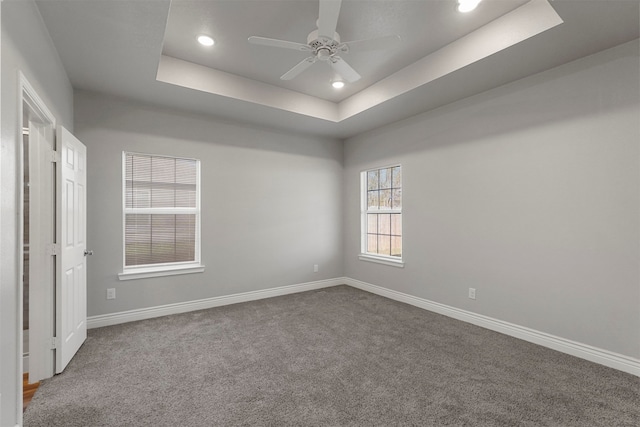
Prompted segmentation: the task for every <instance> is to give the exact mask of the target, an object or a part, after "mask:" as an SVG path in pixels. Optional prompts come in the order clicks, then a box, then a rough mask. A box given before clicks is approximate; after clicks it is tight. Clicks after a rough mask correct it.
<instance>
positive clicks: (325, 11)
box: [318, 0, 342, 39]
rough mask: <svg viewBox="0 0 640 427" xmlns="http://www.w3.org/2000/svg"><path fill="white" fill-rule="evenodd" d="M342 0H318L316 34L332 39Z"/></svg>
mask: <svg viewBox="0 0 640 427" xmlns="http://www.w3.org/2000/svg"><path fill="white" fill-rule="evenodd" d="M341 5H342V0H320V13H319V17H318V35H319V36H324V37H328V38H330V39H333V35H334V33H335V32H336V26H337V25H338V16H339V15H340V6H341Z"/></svg>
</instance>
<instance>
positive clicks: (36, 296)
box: [25, 120, 55, 383]
mask: <svg viewBox="0 0 640 427" xmlns="http://www.w3.org/2000/svg"><path fill="white" fill-rule="evenodd" d="M50 130H51V128H50V127H48V126H46V125H44V124H42V123H40V122H39V121H34V120H29V128H28V139H29V142H28V147H27V149H28V151H29V159H28V160H29V161H28V167H29V174H28V175H29V182H28V184H27V185H28V186H29V193H28V194H29V196H28V197H29V200H28V201H27V206H29V219H28V221H27V222H26V223H25V229H26V230H27V231H28V242H29V248H28V254H29V264H28V269H25V274H28V280H29V381H31V382H32V383H33V382H36V381H40V380H41V379H44V378H49V377H50V376H52V375H53V366H52V363H51V332H52V327H51V325H52V322H53V304H51V301H52V299H53V284H54V277H55V275H54V268H53V266H54V264H53V259H54V258H53V256H54V253H55V251H52V249H51V248H52V247H53V245H54V242H55V224H54V215H53V212H54V194H55V189H54V188H53V187H54V184H53V183H54V182H55V180H54V179H53V166H52V165H53V163H52V159H53V135H48V134H47V133H48V132H49V131H50ZM51 133H53V132H51Z"/></svg>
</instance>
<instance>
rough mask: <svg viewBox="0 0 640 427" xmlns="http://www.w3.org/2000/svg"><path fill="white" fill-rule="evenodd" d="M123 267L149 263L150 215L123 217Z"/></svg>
mask: <svg viewBox="0 0 640 427" xmlns="http://www.w3.org/2000/svg"><path fill="white" fill-rule="evenodd" d="M125 241H126V245H125V265H139V264H149V263H150V261H151V215H126V216H125Z"/></svg>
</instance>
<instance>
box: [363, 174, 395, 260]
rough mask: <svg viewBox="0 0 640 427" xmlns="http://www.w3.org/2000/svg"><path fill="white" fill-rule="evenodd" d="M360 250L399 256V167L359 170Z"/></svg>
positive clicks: (387, 255) (373, 253)
mask: <svg viewBox="0 0 640 427" xmlns="http://www.w3.org/2000/svg"><path fill="white" fill-rule="evenodd" d="M362 181H363V182H362V184H363V185H362V188H363V194H362V198H363V200H362V206H363V210H362V221H363V227H362V228H363V236H362V252H363V253H365V254H371V255H376V256H385V257H393V258H397V259H401V258H402V169H401V167H400V166H393V167H388V168H381V169H372V170H368V171H366V172H363V173H362Z"/></svg>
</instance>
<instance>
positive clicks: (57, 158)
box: [51, 150, 60, 163]
mask: <svg viewBox="0 0 640 427" xmlns="http://www.w3.org/2000/svg"><path fill="white" fill-rule="evenodd" d="M51 162H52V163H58V162H60V152H59V151H54V150H52V151H51Z"/></svg>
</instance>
